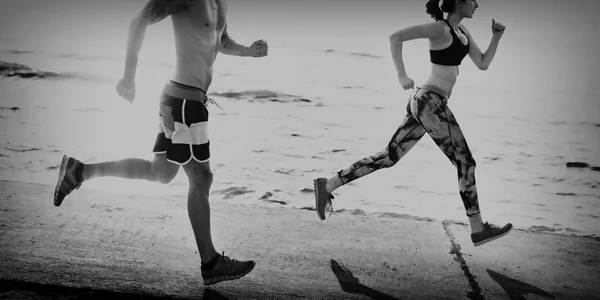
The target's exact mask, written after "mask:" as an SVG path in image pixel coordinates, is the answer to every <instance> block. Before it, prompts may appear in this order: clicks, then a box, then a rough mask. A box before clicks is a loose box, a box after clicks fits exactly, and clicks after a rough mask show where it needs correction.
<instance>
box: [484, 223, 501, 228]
mask: <svg viewBox="0 0 600 300" xmlns="http://www.w3.org/2000/svg"><path fill="white" fill-rule="evenodd" d="M485 227H487V228H489V229H491V230H498V229H501V228H502V227H500V226H497V225H494V224H490V223H488V222H485Z"/></svg>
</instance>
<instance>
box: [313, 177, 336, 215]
mask: <svg viewBox="0 0 600 300" xmlns="http://www.w3.org/2000/svg"><path fill="white" fill-rule="evenodd" d="M314 183H315V206H316V208H317V214H318V215H319V218H320V219H321V220H325V212H326V211H328V212H329V215H331V213H333V206H332V205H331V199H333V195H332V194H330V193H329V192H327V178H317V179H315V180H314Z"/></svg>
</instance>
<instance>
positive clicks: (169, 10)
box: [123, 0, 188, 80]
mask: <svg viewBox="0 0 600 300" xmlns="http://www.w3.org/2000/svg"><path fill="white" fill-rule="evenodd" d="M187 5H188V0H170V1H169V0H150V1H148V3H146V6H144V8H143V9H142V11H141V12H140V13H139V14H138V15H136V16H135V17H134V18H133V20H131V24H130V25H129V36H128V38H127V52H126V56H125V72H124V74H123V78H128V79H132V80H133V79H135V71H136V69H137V61H138V55H139V53H140V50H141V48H142V43H143V41H144V36H145V34H146V27H148V25H150V24H155V23H158V22H160V21H162V20H163V19H165V18H166V17H168V16H170V15H172V14H174V13H177V12H179V11H181V10H183V9H185V8H186V7H187Z"/></svg>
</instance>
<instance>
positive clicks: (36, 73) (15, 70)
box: [0, 61, 63, 79]
mask: <svg viewBox="0 0 600 300" xmlns="http://www.w3.org/2000/svg"><path fill="white" fill-rule="evenodd" d="M0 76H4V77H20V78H26V79H27V78H48V77H53V78H56V77H63V76H62V75H61V74H59V73H55V72H45V71H40V70H37V69H33V68H31V67H28V66H26V65H21V64H16V63H9V62H5V61H0Z"/></svg>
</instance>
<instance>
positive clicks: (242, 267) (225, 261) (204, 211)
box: [183, 159, 256, 285]
mask: <svg viewBox="0 0 600 300" xmlns="http://www.w3.org/2000/svg"><path fill="white" fill-rule="evenodd" d="M183 170H184V171H185V173H186V174H187V176H188V179H189V184H190V187H189V194H188V216H189V218H190V222H191V224H192V230H193V231H194V237H195V239H196V245H197V246H198V252H199V253H200V259H201V261H202V267H201V270H202V277H203V279H204V284H206V285H210V284H215V283H217V282H221V281H225V280H233V279H238V278H241V277H243V276H245V275H246V274H248V273H250V271H252V269H253V268H254V266H255V265H256V264H255V263H254V261H238V260H236V259H233V258H229V257H227V256H224V255H221V254H219V253H218V252H217V251H216V249H215V246H214V245H213V241H212V234H211V230H210V203H209V201H208V195H209V191H210V186H211V185H212V181H213V173H212V171H211V170H210V164H209V162H208V161H207V162H197V161H195V160H193V159H192V160H191V161H190V162H189V163H188V164H186V165H184V166H183Z"/></svg>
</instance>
